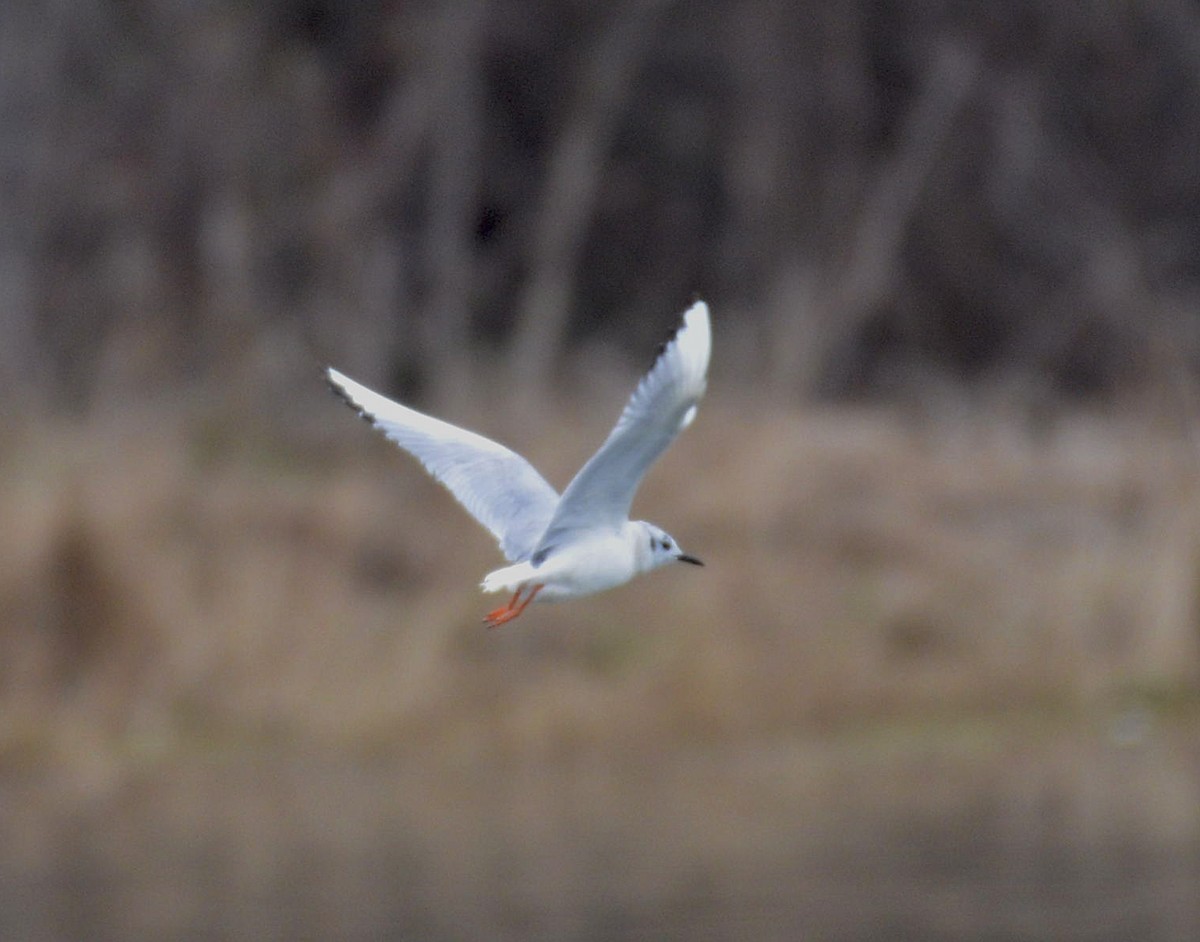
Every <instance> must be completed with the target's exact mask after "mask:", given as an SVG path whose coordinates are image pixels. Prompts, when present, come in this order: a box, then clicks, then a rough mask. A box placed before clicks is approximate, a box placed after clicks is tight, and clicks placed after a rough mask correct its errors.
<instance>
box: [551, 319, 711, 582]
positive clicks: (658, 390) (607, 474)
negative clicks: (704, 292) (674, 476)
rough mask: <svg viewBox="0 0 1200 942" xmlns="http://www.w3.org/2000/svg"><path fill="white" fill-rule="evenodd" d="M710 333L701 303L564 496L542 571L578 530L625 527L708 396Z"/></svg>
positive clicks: (555, 516)
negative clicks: (647, 480)
mask: <svg viewBox="0 0 1200 942" xmlns="http://www.w3.org/2000/svg"><path fill="white" fill-rule="evenodd" d="M711 350H712V330H711V328H710V326H709V322H708V305H707V304H705V303H704V302H703V301H697V302H696V303H695V304H693V305H692V306H691V307H690V308H688V310H687V311H686V312H685V313H684V315H683V324H682V326H681V327H680V328H679V330H678V331H677V332H676V333H675V336H674V337H672V338H671V339H670V340H669V341H668V342H667V343H666V344H665V345H664V346H663V349H662V352H661V353H660V354H659V356H658V359H657V360H656V361H655V363H654V366H653V367H652V368H651V370H650V372H649V373H647V374H646V375H645V376H644V377H643V378H642V381H641V382H640V383H638V387H637V389H636V390H634V393H633V396H631V397H630V399H629V402H628V404H627V405H626V406H625V411H624V412H622V413H621V417H620V419H618V420H617V424H616V427H614V428H613V430H612V432H611V433H609V436H608V438H607V440H605V442H604V444H603V445H601V446H600V450H599V451H597V452H596V453H595V454H594V455H592V457H591V458H590V459H589V460H588V462H587V464H585V465H584V466H583V467H582V468H581V469H580V470H579V473H578V474H576V475H575V478H574V480H572V481H571V483H570V484H569V485H568V486H567V489H566V490H565V491H563V495H562V499H561V500H559V502H558V507H557V508H556V509H555V511H554V515H553V517H552V518H551V520H550V525H549V526H548V527H547V529H546V533H545V535H543V536H542V538H541V540H540V541H539V542H538V545H537V547H536V548H535V549H534V552H533V560H534V563H535V564H536V563H537V562H538V561H539V559H541V558H544V556H545V554H546V553H548V552H549V551H550V550H551V549H553V547H554V546H556V545H557V544H558V543H560V542H562V541H563V539H564V537H566V536H568V535H569V534H570V533H571V532H573V531H578V530H588V529H593V528H605V527H613V528H615V527H619V526H620V525H621V524H623V523H624V522H625V521H626V520H627V519H628V517H629V507H630V505H631V504H632V503H633V495H634V494H635V493H636V492H637V489H638V485H639V484H640V483H641V481H642V477H643V476H644V475H645V473H646V471H647V470H648V469H649V467H650V465H652V464H653V463H654V461H655V459H657V458H658V456H659V455H661V454H662V453H663V452H664V451H666V449H667V446H668V445H670V444H671V442H672V441H673V440H674V439H675V436H676V435H678V434H679V432H680V431H682V430H683V429H685V428H687V426H688V425H689V424H690V423H691V421H692V419H693V418H695V415H696V404H697V403H698V402H699V401H700V397H701V396H703V395H704V389H705V385H706V374H707V372H708V359H709V354H710V353H711Z"/></svg>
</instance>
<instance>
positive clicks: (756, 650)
mask: <svg viewBox="0 0 1200 942" xmlns="http://www.w3.org/2000/svg"><path fill="white" fill-rule="evenodd" d="M338 415H341V413H338V412H337V411H336V410H331V411H330V416H331V417H336V416H338ZM493 418H494V417H489V416H484V417H482V418H480V419H479V421H478V422H476V423H473V424H476V425H477V427H480V428H483V429H488V430H493V431H496V430H497V426H496V425H495V424H493V422H492V421H491V420H492V419H493ZM604 431H605V429H604V427H603V418H602V417H598V418H595V419H593V418H590V417H589V418H587V419H580V418H579V417H578V416H568V417H567V418H566V419H565V420H563V421H562V422H561V423H560V424H559V425H558V430H557V432H556V434H554V435H553V436H547V435H540V436H539V437H538V439H537V441H534V442H533V443H532V444H531V445H530V447H529V448H528V451H529V454H530V455H531V458H533V459H534V460H535V462H536V463H538V464H539V466H541V467H544V468H545V469H546V471H547V473H548V476H549V477H550V479H551V480H553V481H556V482H559V483H560V484H561V483H562V482H563V481H564V480H565V479H566V477H567V476H568V475H569V474H570V472H571V470H572V469H573V467H574V465H575V464H576V463H577V462H578V461H579V460H581V459H582V457H583V456H585V455H586V454H587V453H588V452H589V451H590V449H591V447H592V445H593V444H594V442H595V441H596V440H597V439H598V438H599V437H600V436H601V435H602V434H603V433H604ZM497 434H498V437H502V438H503V439H505V440H507V441H510V442H511V443H513V444H514V445H516V446H517V447H524V446H525V445H526V443H527V441H528V437H526V439H525V440H524V441H523V440H522V434H521V430H520V429H516V430H513V429H504V428H502V427H501V428H499V430H498V431H497ZM11 445H12V446H13V447H12V448H11V449H8V450H6V451H5V453H4V454H5V457H4V459H3V462H4V471H5V474H4V476H3V485H2V486H0V519H3V520H4V522H5V526H4V528H3V534H2V536H0V606H2V609H0V610H2V611H3V612H4V613H5V615H4V621H3V623H2V624H0V797H3V799H4V800H3V801H0V843H2V845H3V846H4V848H5V851H4V853H3V854H0V935H4V936H5V937H10V938H30V937H38V938H67V939H76V938H78V939H83V938H87V939H89V940H94V939H107V938H111V939H129V938H138V937H145V938H155V939H162V938H179V939H185V938H186V939H205V938H214V939H216V938H222V939H229V938H247V939H250V938H253V939H256V940H258V939H263V938H279V939H284V938H294V937H296V936H297V933H298V932H299V933H300V934H305V933H307V934H309V935H311V934H313V933H315V934H316V937H328V938H363V939H366V938H371V939H383V938H397V939H408V938H425V939H458V938H478V937H488V938H497V939H531V938H533V939H547V940H549V939H555V940H564V939H566V940H571V939H580V940H583V939H594V938H651V937H652V938H678V939H696V938H733V937H753V938H779V939H785V938H786V939H791V938H801V937H813V938H878V937H894V936H895V935H896V934H897V933H899V934H900V935H904V934H905V932H908V933H909V934H910V936H911V937H938V938H969V937H977V936H978V929H979V928H980V927H981V926H987V927H988V929H989V931H990V932H991V933H992V937H995V938H998V939H1000V938H1028V937H1031V936H1036V937H1045V938H1050V937H1055V936H1061V937H1065V938H1096V939H1109V938H1112V939H1117V938H1131V937H1137V938H1147V939H1154V938H1161V939H1176V938H1178V939H1183V938H1192V937H1194V932H1195V929H1196V927H1197V926H1200V910H1198V909H1197V906H1196V903H1195V893H1194V882H1195V878H1196V876H1197V871H1196V867H1195V861H1196V860H1197V859H1200V858H1196V856H1195V854H1194V849H1195V848H1197V847H1200V816H1198V815H1197V808H1200V781H1197V780H1196V778H1195V775H1194V771H1195V768H1196V767H1197V766H1196V764H1195V762H1196V758H1197V757H1198V756H1200V752H1198V751H1197V744H1196V737H1195V728H1196V710H1195V706H1196V689H1197V685H1196V680H1197V665H1198V660H1200V659H1198V655H1197V642H1198V632H1197V627H1196V626H1197V624H1198V612H1197V598H1196V588H1197V585H1196V582H1197V575H1198V573H1200V569H1198V565H1200V562H1198V559H1197V552H1198V550H1200V546H1198V544H1197V537H1196V533H1197V527H1196V519H1195V517H1196V513H1197V510H1198V508H1200V472H1198V469H1197V466H1196V460H1195V456H1194V455H1193V454H1192V453H1191V452H1190V451H1189V449H1188V447H1187V446H1186V442H1185V441H1184V440H1183V439H1182V438H1181V437H1179V436H1174V435H1172V434H1170V432H1169V431H1168V430H1162V429H1157V428H1154V427H1149V426H1146V425H1138V424H1136V423H1133V422H1118V421H1099V420H1095V419H1086V418H1075V419H1073V420H1071V421H1069V422H1064V423H1063V424H1062V425H1061V426H1060V427H1056V428H1054V429H1051V430H1049V431H1046V430H1043V431H1042V432H1041V433H1039V434H1036V435H1035V434H1032V433H1030V432H1029V431H1027V430H1025V429H1024V428H1022V427H1021V426H1020V425H1018V424H1016V423H1014V422H1009V421H1003V420H1000V419H995V418H991V419H987V420H979V421H976V422H973V423H969V424H962V425H959V426H957V427H948V426H944V425H943V426H940V427H936V428H932V427H927V426H922V425H920V424H919V423H915V422H911V421H907V422H906V421H901V420H899V419H897V418H896V417H895V416H891V415H888V414H885V413H869V412H853V411H840V410H829V411H808V412H797V413H791V414H785V413H779V412H771V411H764V410H761V409H758V408H754V407H747V406H745V405H744V404H738V403H730V402H722V401H720V399H719V398H714V400H713V401H711V402H709V403H707V404H706V409H705V411H704V414H703V417H702V421H700V422H698V423H697V425H696V426H695V427H694V428H693V429H692V430H690V431H689V433H688V434H687V435H686V436H685V437H684V438H683V439H682V440H681V441H680V442H679V443H678V444H677V445H676V447H675V448H673V449H672V451H671V452H670V453H669V454H668V455H667V456H666V457H665V458H664V460H663V462H662V464H661V465H660V466H659V467H657V468H656V469H655V472H654V474H653V475H652V476H651V477H650V479H649V480H648V481H647V482H646V485H645V488H644V491H643V493H642V495H641V499H640V506H641V507H643V508H646V510H645V514H646V515H647V516H652V517H653V519H654V520H655V521H656V522H658V523H660V524H662V525H664V526H666V527H667V528H668V529H669V530H670V531H671V532H672V533H673V534H674V535H675V536H676V537H677V538H678V539H679V540H680V541H681V542H682V544H683V545H684V546H686V547H687V548H688V549H689V550H691V551H694V552H696V553H697V554H699V555H701V556H702V557H704V558H705V559H706V561H707V563H708V566H707V568H706V569H704V570H693V569H692V568H690V567H679V568H678V570H668V571H665V572H660V573H656V574H654V575H653V576H650V577H647V578H645V579H642V580H639V581H636V582H634V583H633V584H631V585H629V586H625V587H623V588H621V589H618V590H616V591H613V592H610V593H607V594H605V595H601V596H598V597H595V598H594V599H591V600H585V601H581V602H575V603H568V604H563V605H547V606H535V607H534V608H532V609H531V610H530V611H529V612H527V613H526V614H525V615H524V616H523V617H522V618H521V619H519V620H518V621H516V622H514V623H512V624H510V625H507V626H505V627H504V628H503V629H501V630H499V631H496V632H488V631H486V630H485V629H484V628H483V627H482V625H481V624H480V620H479V619H480V616H481V614H482V613H483V611H485V610H486V608H487V603H488V600H487V599H485V598H484V597H482V596H480V595H479V594H478V592H477V591H476V589H475V583H476V581H477V580H478V578H479V577H480V576H481V575H482V574H483V573H484V572H485V571H487V569H488V568H489V567H490V566H492V565H494V564H495V563H496V560H497V553H496V552H495V550H494V549H493V547H492V546H491V545H490V540H489V539H488V537H487V536H486V535H485V534H483V533H482V531H480V530H478V528H477V527H476V526H475V525H474V524H473V523H472V522H471V521H470V520H469V519H468V518H467V517H466V515H465V514H463V513H462V512H460V511H459V510H458V509H457V508H456V507H455V505H454V504H453V503H452V501H451V499H450V498H449V497H448V496H446V495H445V494H444V493H443V492H441V491H440V489H439V488H437V487H436V486H435V485H433V484H431V483H429V482H428V481H426V480H425V478H424V475H423V473H422V472H420V471H419V470H418V469H417V468H416V467H415V465H414V463H412V462H406V461H405V460H404V459H403V457H402V456H399V455H396V454H395V453H394V452H393V451H392V450H391V448H390V446H388V445H387V444H386V443H383V442H381V441H376V440H373V439H372V438H371V437H370V436H369V435H368V434H367V433H366V431H365V430H364V429H363V428H362V427H361V426H359V425H356V424H354V423H347V429H346V432H345V434H344V435H340V436H339V437H338V438H337V439H336V440H333V441H325V442H322V443H321V444H320V446H319V447H318V446H315V445H312V444H308V445H300V444H296V443H295V442H293V443H290V444H288V443H281V442H279V441H278V440H275V441H271V440H269V439H255V438H253V437H251V436H249V435H243V434H239V433H236V432H235V431H231V430H230V429H226V428H223V427H221V426H220V425H219V424H217V425H215V426H214V425H213V424H212V423H203V422H197V421H195V420H192V421H183V420H168V419H164V418H161V417H160V418H156V419H155V420H153V421H149V422H146V421H141V422H138V423H136V424H135V423H132V422H130V421H128V420H116V419H113V420H111V421H106V422H97V423H93V424H90V425H87V426H82V427H81V426H68V425H62V426H56V427H52V428H50V429H48V430H41V431H39V433H38V434H37V436H36V437H28V438H22V437H20V436H16V435H15V436H13V438H12V441H11ZM635 509H636V508H635ZM1130 848H1134V849H1135V850H1136V854H1135V856H1134V857H1133V858H1130V856H1129V849H1130ZM1131 859H1132V860H1133V863H1130V860H1131ZM1064 866H1065V867H1067V869H1068V873H1073V874H1075V877H1069V876H1068V877H1067V878H1066V880H1067V882H1066V883H1065V884H1064V883H1063V882H1061V881H1059V882H1053V881H1052V882H1050V883H1048V884H1046V886H1048V887H1050V888H1051V889H1053V888H1055V887H1058V888H1059V890H1056V891H1055V892H1049V891H1046V890H1045V889H1044V888H1043V887H1041V886H1040V884H1038V881H1037V878H1036V874H1037V873H1039V872H1042V871H1044V870H1046V869H1047V868H1049V870H1051V871H1053V872H1058V870H1057V869H1056V868H1060V867H1064ZM1031 874H1032V875H1033V876H1031ZM1056 879H1057V878H1056ZM1031 881H1032V882H1031ZM1114 881H1115V882H1114ZM799 886H803V887H805V888H806V892H805V894H803V895H801V896H798V895H797V890H796V888H797V887H799ZM1064 887H1065V888H1064ZM1113 887H1117V888H1119V891H1115V890H1114V889H1113ZM1081 917H1085V918H1086V919H1090V920H1091V922H1086V921H1085V922H1083V923H1080V922H1079V921H1078V920H1079V919H1080V918H1081ZM1030 920H1032V921H1030ZM48 926H49V927H51V928H49V929H48V928H47V927H48ZM1089 926H1091V927H1093V928H1097V927H1098V928H1097V931H1090V930H1089ZM881 933H882V935H881Z"/></svg>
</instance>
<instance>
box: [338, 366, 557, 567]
mask: <svg viewBox="0 0 1200 942" xmlns="http://www.w3.org/2000/svg"><path fill="white" fill-rule="evenodd" d="M326 376H327V377H328V379H329V384H330V386H332V387H333V390H334V391H335V392H336V393H338V395H340V396H341V397H342V398H343V399H345V400H346V402H347V403H349V404H350V405H351V406H352V407H353V408H354V409H355V410H356V411H357V412H358V413H359V415H361V416H362V417H363V418H364V419H366V420H367V421H368V422H370V423H371V424H372V425H373V426H375V428H377V429H379V431H381V432H383V434H384V435H385V436H387V437H388V438H389V439H391V440H392V441H393V442H395V443H396V444H397V445H399V446H400V447H401V448H403V449H404V450H405V451H407V452H409V453H410V454H412V455H413V456H414V457H416V458H417V460H418V461H420V462H421V464H423V465H424V466H425V470H426V471H428V472H429V473H430V474H431V475H433V477H434V478H435V479H436V480H437V481H438V482H440V483H441V484H443V485H444V486H445V487H446V488H447V489H448V490H449V491H450V493H451V494H453V495H454V496H455V498H456V499H457V500H458V502H459V503H460V504H462V505H463V507H465V508H466V509H467V511H468V512H469V513H470V514H471V516H473V517H474V518H475V519H476V520H478V521H479V522H480V523H481V524H483V525H484V526H485V527H486V528H487V529H488V530H490V531H491V533H492V535H493V536H495V537H496V539H497V540H499V542H500V550H501V552H503V553H504V555H505V556H506V557H507V558H508V559H509V560H511V561H513V562H519V561H521V560H524V559H528V558H529V556H530V554H531V553H532V552H533V550H534V547H535V546H536V545H537V541H538V537H540V536H541V535H542V533H543V532H544V531H545V529H546V526H547V524H548V523H549V521H550V518H551V517H552V516H553V514H554V508H555V507H556V506H557V505H558V494H557V493H556V492H555V490H554V488H552V487H551V486H550V485H549V484H547V483H546V479H545V478H543V477H542V476H541V475H540V474H538V472H537V471H536V470H535V469H534V467H533V465H531V464H530V463H529V462H528V461H526V460H525V459H524V458H522V457H521V456H520V455H518V454H516V453H515V452H513V451H510V450H509V449H507V448H505V447H504V446H503V445H500V444H498V443H496V442H494V441H492V440H491V439H488V438H484V437H483V436H482V435H476V434H475V433H474V432H468V431H467V430H466V429H461V428H458V427H457V426H455V425H451V424H450V423H449V422H443V421H441V420H440V419H435V418H433V417H432V416H428V415H425V414H424V413H422V412H418V411H417V410H416V409H410V408H408V407H407V406H402V405H400V403H398V402H393V401H392V400H390V399H388V398H386V397H384V396H381V395H379V394H378V393H375V392H372V391H371V390H369V389H367V388H366V387H365V386H363V385H361V384H359V383H356V382H354V380H352V379H350V378H349V377H347V376H344V375H342V374H341V373H339V372H338V371H337V370H335V369H333V368H332V367H331V368H329V369H327V370H326Z"/></svg>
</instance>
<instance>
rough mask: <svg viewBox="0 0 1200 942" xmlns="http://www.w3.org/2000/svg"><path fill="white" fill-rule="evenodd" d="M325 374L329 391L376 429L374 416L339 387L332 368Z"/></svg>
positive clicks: (327, 369) (326, 369)
mask: <svg viewBox="0 0 1200 942" xmlns="http://www.w3.org/2000/svg"><path fill="white" fill-rule="evenodd" d="M324 374H325V385H326V386H328V387H329V391H330V392H332V393H333V394H334V395H335V396H337V397H338V398H339V399H340V400H342V402H344V403H345V404H346V405H348V406H349V407H350V408H351V409H353V410H354V414H355V415H357V416H358V417H359V418H360V419H362V420H363V421H364V422H366V423H367V425H369V426H371V427H372V428H374V427H375V418H374V416H372V415H371V414H370V413H369V412H367V411H366V410H365V409H363V407H362V406H360V405H359V404H358V403H357V402H355V401H354V400H353V399H351V398H350V394H349V393H348V392H346V390H344V389H343V388H342V387H341V386H339V385H338V382H337V380H335V379H334V378H333V374H332V373H331V372H330V367H328V366H327V367H325V369H324Z"/></svg>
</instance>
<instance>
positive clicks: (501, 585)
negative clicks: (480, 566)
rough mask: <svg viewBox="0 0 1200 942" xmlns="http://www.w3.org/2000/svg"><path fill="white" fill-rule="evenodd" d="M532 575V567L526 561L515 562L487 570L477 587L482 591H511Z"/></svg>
mask: <svg viewBox="0 0 1200 942" xmlns="http://www.w3.org/2000/svg"><path fill="white" fill-rule="evenodd" d="M532 576H533V567H532V566H531V565H530V564H529V563H528V562H524V563H516V564H515V565H512V566H505V567H504V568H503V569H497V570H495V571H494V572H489V573H488V574H487V575H486V576H484V577H483V582H481V583H479V587H480V588H481V589H483V591H484V592H504V591H509V592H513V591H515V590H516V589H517V587H518V586H520V585H521V584H522V583H524V582H528V581H529V579H530V578H531V577H532Z"/></svg>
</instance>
